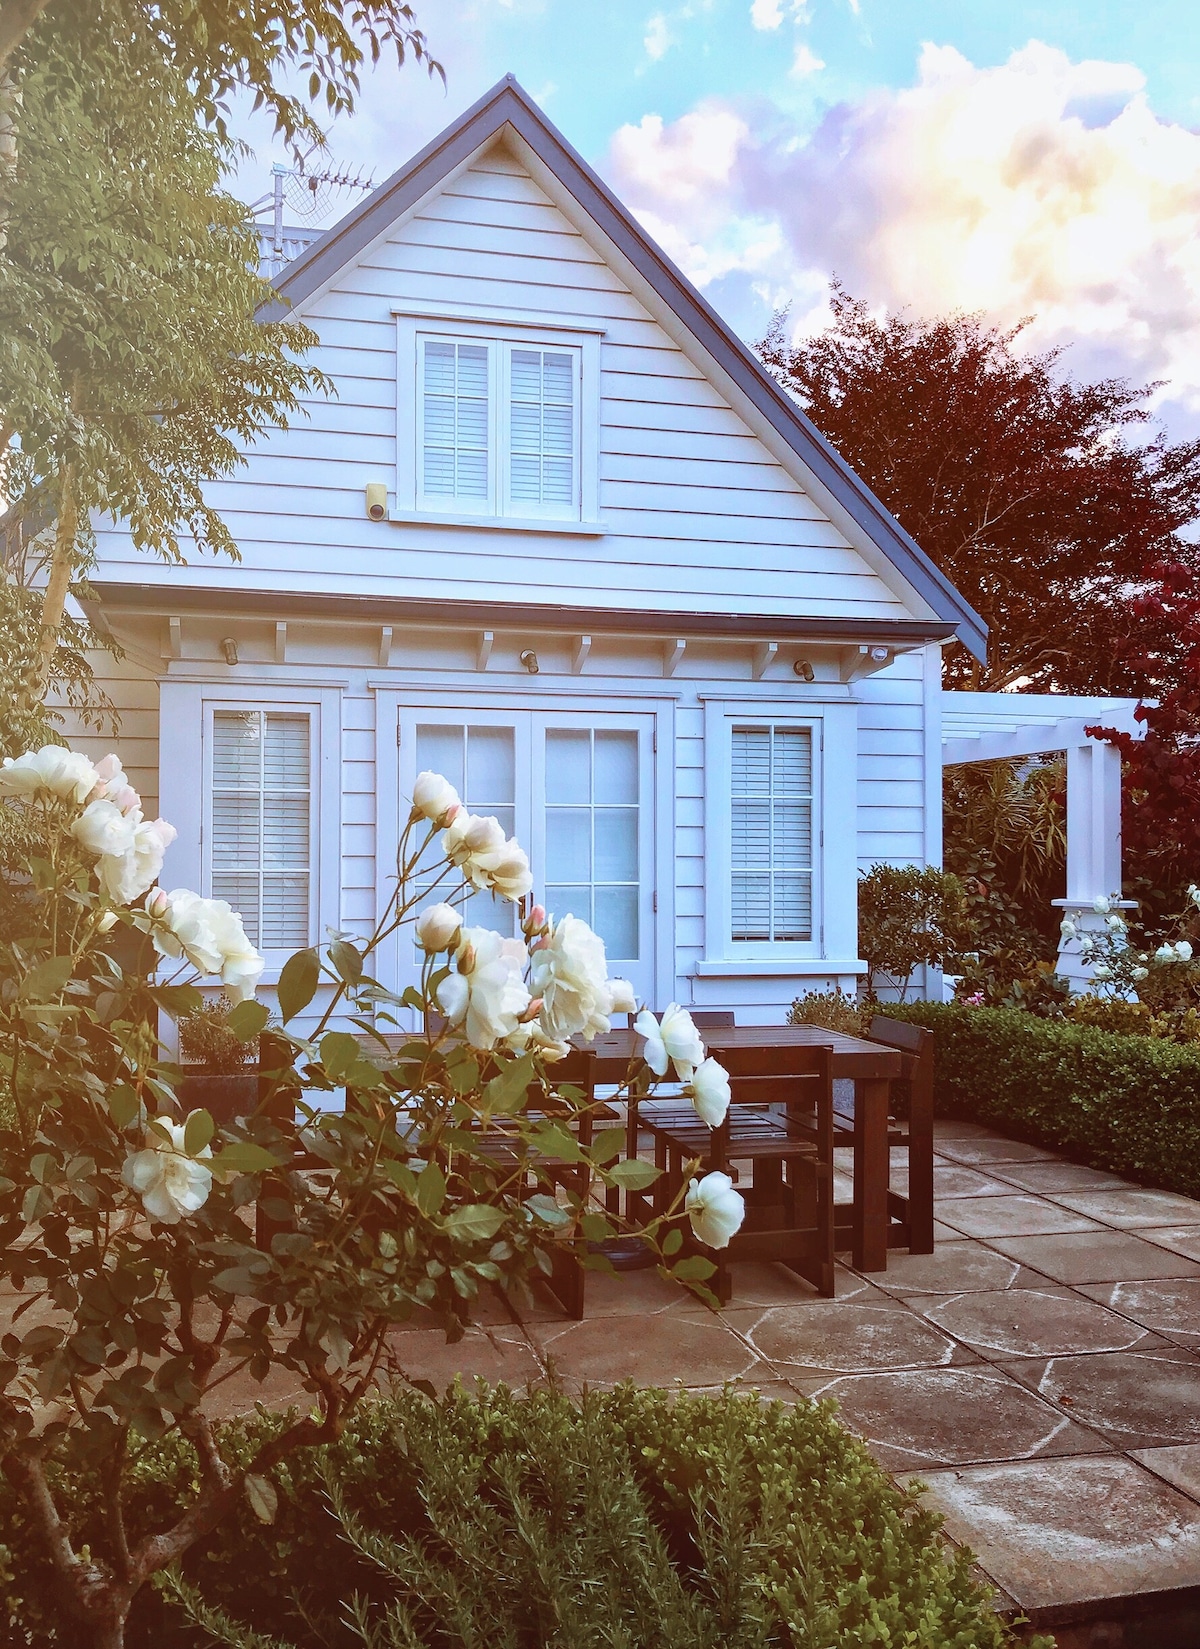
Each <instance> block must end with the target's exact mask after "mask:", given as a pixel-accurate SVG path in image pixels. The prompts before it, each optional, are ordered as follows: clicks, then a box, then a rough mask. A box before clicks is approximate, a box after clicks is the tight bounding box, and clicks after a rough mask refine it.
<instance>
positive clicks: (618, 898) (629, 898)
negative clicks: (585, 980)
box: [593, 887, 638, 962]
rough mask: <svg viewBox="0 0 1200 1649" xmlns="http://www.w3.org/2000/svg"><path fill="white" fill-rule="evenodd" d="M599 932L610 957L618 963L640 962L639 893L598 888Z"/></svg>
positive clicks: (596, 927) (624, 888) (620, 889)
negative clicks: (638, 960)
mask: <svg viewBox="0 0 1200 1649" xmlns="http://www.w3.org/2000/svg"><path fill="white" fill-rule="evenodd" d="M593 926H594V927H595V929H596V932H597V933H598V934H599V935H600V937H601V939H603V940H604V949H605V953H606V955H607V956H608V957H609V958H610V959H611V960H612V961H614V962H636V961H637V959H638V907H637V889H636V888H632V887H598V888H597V889H596V919H595V922H594V923H593Z"/></svg>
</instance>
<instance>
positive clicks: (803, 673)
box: [792, 658, 817, 681]
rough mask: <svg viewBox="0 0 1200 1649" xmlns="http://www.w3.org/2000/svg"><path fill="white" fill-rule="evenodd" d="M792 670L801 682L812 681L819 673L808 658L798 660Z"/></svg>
mask: <svg viewBox="0 0 1200 1649" xmlns="http://www.w3.org/2000/svg"><path fill="white" fill-rule="evenodd" d="M792 669H793V670H794V671H795V673H796V674H797V675H798V676H799V677H800V680H801V681H812V680H814V678H815V677H816V673H817V672H816V671H815V670H814V669H813V667H812V665H811V664H810V663H809V662H808V660H807V659H806V658H798V659H797V660H796V662H795V663H794V664H793V665H792Z"/></svg>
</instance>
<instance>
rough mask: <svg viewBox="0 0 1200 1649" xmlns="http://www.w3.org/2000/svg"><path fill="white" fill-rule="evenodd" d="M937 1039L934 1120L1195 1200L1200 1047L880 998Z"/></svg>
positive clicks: (1013, 1013) (996, 1011)
mask: <svg viewBox="0 0 1200 1649" xmlns="http://www.w3.org/2000/svg"><path fill="white" fill-rule="evenodd" d="M881 1011H882V1012H884V1013H887V1014H889V1015H891V1016H892V1017H894V1018H898V1019H906V1020H909V1021H910V1022H911V1023H914V1024H918V1025H927V1026H928V1027H929V1028H930V1029H931V1030H932V1031H933V1032H934V1034H935V1037H936V1051H935V1056H934V1103H935V1108H936V1110H937V1112H938V1113H939V1115H942V1116H953V1117H968V1118H971V1119H972V1120H974V1121H977V1122H984V1123H988V1124H990V1125H991V1126H993V1127H995V1128H998V1129H1000V1130H1001V1131H1002V1132H1003V1133H1006V1134H1009V1135H1011V1136H1012V1137H1013V1138H1016V1139H1024V1140H1029V1141H1032V1142H1033V1143H1034V1144H1037V1145H1047V1146H1051V1147H1053V1148H1055V1149H1057V1150H1061V1151H1063V1152H1065V1153H1066V1154H1067V1155H1069V1156H1071V1157H1074V1158H1075V1159H1077V1160H1078V1161H1080V1162H1084V1163H1088V1164H1090V1165H1091V1166H1092V1167H1093V1168H1105V1169H1109V1170H1111V1171H1112V1172H1113V1173H1118V1174H1124V1175H1127V1176H1128V1177H1129V1178H1131V1179H1135V1180H1140V1181H1142V1182H1143V1183H1145V1184H1147V1185H1153V1186H1157V1187H1159V1188H1161V1189H1163V1190H1167V1191H1181V1192H1183V1193H1184V1194H1185V1195H1186V1196H1189V1197H1200V1049H1197V1048H1193V1047H1188V1046H1181V1045H1179V1044H1177V1043H1173V1042H1166V1041H1162V1040H1159V1039H1157V1038H1154V1037H1148V1036H1121V1035H1116V1034H1114V1033H1113V1032H1112V1031H1101V1030H1097V1029H1095V1028H1094V1027H1092V1026H1088V1025H1076V1024H1071V1023H1069V1022H1067V1021H1063V1020H1054V1019H1039V1018H1038V1017H1036V1016H1035V1015H1034V1014H1031V1013H1026V1012H1024V1011H1023V1010H1021V1009H1020V1008H976V1007H968V1006H966V1005H964V1004H963V1003H961V1002H951V1003H941V1002H911V1003H907V1004H901V1005H895V1004H889V1005H888V1006H887V1007H885V1008H883V1009H882V1010H881Z"/></svg>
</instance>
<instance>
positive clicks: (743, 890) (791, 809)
mask: <svg viewBox="0 0 1200 1649" xmlns="http://www.w3.org/2000/svg"><path fill="white" fill-rule="evenodd" d="M812 755H813V750H812V732H811V730H810V729H809V728H807V727H773V726H766V727H735V728H734V729H733V734H732V750H731V779H732V793H733V794H732V840H731V866H732V887H731V895H732V899H731V902H732V932H733V938H734V939H735V940H810V939H811V938H812V930H813V916H812V865H813V839H812V832H813V820H812V784H813V774H812Z"/></svg>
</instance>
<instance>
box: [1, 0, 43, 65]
mask: <svg viewBox="0 0 1200 1649" xmlns="http://www.w3.org/2000/svg"><path fill="white" fill-rule="evenodd" d="M47 4H48V0H4V5H3V7H0V69H6V68H7V67H8V64H9V61H10V59H11V58H12V57H13V55H14V53H15V52H16V51H17V49H18V47H19V46H20V45H21V42H22V41H23V40H24V38H25V36H26V35H27V34H28V33H29V31H30V29H31V28H32V27H33V25H34V24H35V23H36V22H37V20H38V18H39V17H40V16H41V14H42V13H43V12H44V11H45V9H46V6H47Z"/></svg>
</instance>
